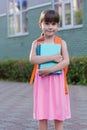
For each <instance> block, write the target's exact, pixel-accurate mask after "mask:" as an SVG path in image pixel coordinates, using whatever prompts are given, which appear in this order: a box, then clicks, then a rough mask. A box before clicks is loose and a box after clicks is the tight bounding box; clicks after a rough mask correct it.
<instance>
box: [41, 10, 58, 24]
mask: <svg viewBox="0 0 87 130" xmlns="http://www.w3.org/2000/svg"><path fill="white" fill-rule="evenodd" d="M43 21H45V22H56V23H59V14H58V12H56V11H55V10H52V9H50V10H45V11H43V12H42V13H41V16H40V19H39V25H40V26H41V23H42V22H43Z"/></svg>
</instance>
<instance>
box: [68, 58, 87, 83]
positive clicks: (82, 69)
mask: <svg viewBox="0 0 87 130" xmlns="http://www.w3.org/2000/svg"><path fill="white" fill-rule="evenodd" d="M67 79H68V83H69V84H82V85H87V57H79V58H77V57H72V58H71V59H70V66H69V72H68V75H67Z"/></svg>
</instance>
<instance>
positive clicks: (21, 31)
mask: <svg viewBox="0 0 87 130" xmlns="http://www.w3.org/2000/svg"><path fill="white" fill-rule="evenodd" d="M13 2H14V3H15V0H13ZM21 4H22V3H21ZM24 12H28V8H26V9H22V6H21V8H20V11H19V12H15V9H14V12H13V13H12V14H10V13H9V0H7V24H8V25H7V28H8V37H17V36H25V35H28V34H29V31H28V30H27V32H23V21H22V17H23V13H24ZM12 15H13V17H14V23H17V21H16V16H17V15H19V16H20V31H19V32H17V31H16V28H15V27H14V31H15V32H14V34H11V33H10V23H9V18H10V16H12ZM16 25H17V24H16Z"/></svg>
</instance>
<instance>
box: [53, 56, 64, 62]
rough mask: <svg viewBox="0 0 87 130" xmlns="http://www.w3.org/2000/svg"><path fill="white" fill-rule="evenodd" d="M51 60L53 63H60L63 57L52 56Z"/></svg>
mask: <svg viewBox="0 0 87 130" xmlns="http://www.w3.org/2000/svg"><path fill="white" fill-rule="evenodd" d="M52 58H53V61H54V62H61V61H62V60H63V57H62V56H61V55H58V54H56V55H53V57H52Z"/></svg>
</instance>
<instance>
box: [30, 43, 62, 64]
mask: <svg viewBox="0 0 87 130" xmlns="http://www.w3.org/2000/svg"><path fill="white" fill-rule="evenodd" d="M61 58H62V57H61V55H53V56H38V55H36V41H34V42H33V44H32V48H31V52H30V57H29V61H30V62H31V63H32V64H41V63H44V62H49V61H56V62H59V61H60V60H61Z"/></svg>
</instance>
